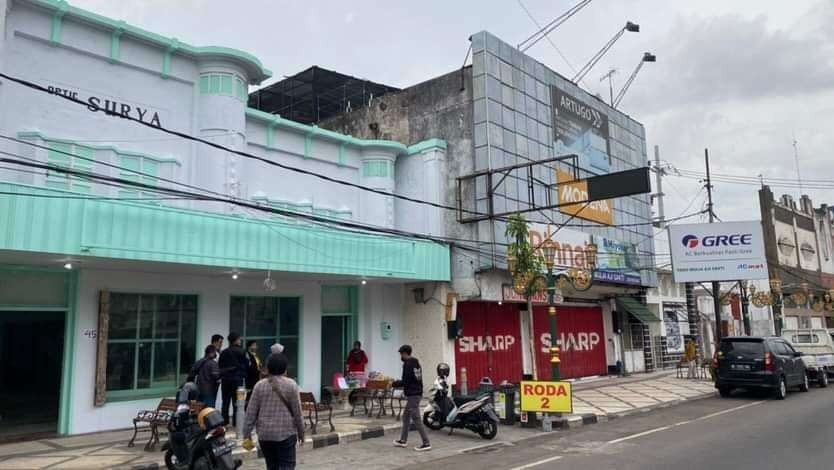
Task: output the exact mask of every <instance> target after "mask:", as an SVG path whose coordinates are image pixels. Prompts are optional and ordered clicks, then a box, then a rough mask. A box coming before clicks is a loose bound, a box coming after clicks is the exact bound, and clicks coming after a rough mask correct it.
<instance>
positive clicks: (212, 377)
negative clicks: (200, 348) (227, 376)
mask: <svg viewBox="0 0 834 470" xmlns="http://www.w3.org/2000/svg"><path fill="white" fill-rule="evenodd" d="M205 351H206V355H205V356H203V358H202V359H200V360H199V361H197V362H196V363H195V364H194V366H193V367H192V368H191V372H190V373H189V374H188V380H189V381H191V382H195V383H196V384H197V388H198V389H199V390H200V401H201V402H203V404H204V405H206V406H207V407H209V408H214V406H215V402H216V401H217V389H218V388H220V367H219V366H218V365H217V361H215V360H214V359H215V358H216V357H217V350H216V349H215V348H214V346H213V345H211V344H209V345H208V346H206V350H205Z"/></svg>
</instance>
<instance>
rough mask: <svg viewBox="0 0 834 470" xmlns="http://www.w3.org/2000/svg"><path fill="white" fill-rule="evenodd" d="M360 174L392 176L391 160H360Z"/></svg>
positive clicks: (382, 176) (378, 176)
mask: <svg viewBox="0 0 834 470" xmlns="http://www.w3.org/2000/svg"><path fill="white" fill-rule="evenodd" d="M362 175H363V176H367V177H377V178H387V177H389V176H393V171H392V168H391V162H389V161H388V160H368V161H365V162H362Z"/></svg>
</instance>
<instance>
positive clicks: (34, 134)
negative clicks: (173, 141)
mask: <svg viewBox="0 0 834 470" xmlns="http://www.w3.org/2000/svg"><path fill="white" fill-rule="evenodd" d="M17 138H18V139H40V140H42V141H44V142H58V143H63V144H71V145H76V146H78V147H86V148H88V149H91V150H110V151H112V152H114V153H116V154H117V155H125V156H130V157H139V158H144V159H147V160H152V161H155V162H158V163H175V164H177V165H179V166H182V163H180V161H179V160H178V159H177V158H175V157H157V156H155V155H149V154H147V153H140V152H134V151H131V150H121V149H119V148H118V147H115V146H113V145H99V144H88V143H84V142H83V141H79V140H72V139H61V138H56V137H49V136H46V135H44V134H41V133H40V132H38V131H25V132H18V133H17ZM67 158H69V156H67Z"/></svg>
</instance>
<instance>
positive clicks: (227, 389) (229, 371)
mask: <svg viewBox="0 0 834 470" xmlns="http://www.w3.org/2000/svg"><path fill="white" fill-rule="evenodd" d="M226 339H228V340H229V347H228V348H226V349H224V350H223V352H221V353H220V359H219V360H218V364H217V365H218V366H220V378H221V380H220V391H221V392H222V398H223V406H222V408H221V413H222V414H223V420H224V421H225V422H226V424H227V425H228V424H229V423H232V425H234V426H237V416H234V417H233V418H232V421H229V407H232V408H234V402H235V393H236V392H237V388H238V387H242V386H243V384H244V380H245V379H246V368H247V367H248V366H249V361H248V360H247V359H246V353H245V352H244V351H243V348H242V347H241V341H242V340H241V339H240V335H239V334H237V333H229V336H227V337H226Z"/></svg>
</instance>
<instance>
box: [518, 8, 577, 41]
mask: <svg viewBox="0 0 834 470" xmlns="http://www.w3.org/2000/svg"><path fill="white" fill-rule="evenodd" d="M589 3H591V0H581V1H580V2H579V3H577V4H576V5H574V6H573V7H571V8H570V9H568V11H566V12H564V13H562V14H561V15H559V16H557V17H556V19H554V20H553V21H551V22H550V23H547V25H546V26H545V27H544V28H539V30H538V31H536V32H535V33H533V34H532V35H531V36H530V37H529V38H527V39H525V40H524V41H521V42H520V43H519V44H518V46H517V48H518V50H520V51H521V52H524V51H526V50H527V49H530V48H531V47H533V46H535V45H536V43H537V42H539V41H541V40H542V38H544V37H547V35H548V34H550V33H551V32H552V31H553V30H554V29H556V28H558V27H559V26H561V25H562V23H564V22H565V21H567V20H569V19H570V18H571V17H572V16H573V15H575V14H577V13H579V10H581V9H583V8H585V7H586V6H587V5H588V4H589ZM536 26H538V24H537V25H536ZM536 36H539V37H538V38H536ZM533 39H535V41H534V40H533Z"/></svg>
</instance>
